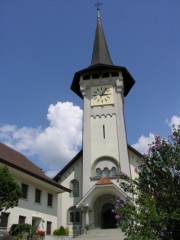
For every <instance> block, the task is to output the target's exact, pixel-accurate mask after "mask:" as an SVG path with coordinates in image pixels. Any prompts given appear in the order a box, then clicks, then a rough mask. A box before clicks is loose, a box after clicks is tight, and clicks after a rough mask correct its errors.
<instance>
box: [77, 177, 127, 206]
mask: <svg viewBox="0 0 180 240" xmlns="http://www.w3.org/2000/svg"><path fill="white" fill-rule="evenodd" d="M105 178H106V177H105ZM100 181H101V179H100ZM100 181H99V182H100ZM103 182H104V183H103V184H100V183H98V182H97V183H96V184H95V185H94V186H93V187H92V188H91V189H90V190H89V192H88V193H87V194H86V195H85V196H84V197H83V198H82V199H81V201H80V202H79V203H78V204H77V205H76V207H77V208H82V209H83V208H88V209H93V206H94V203H95V201H96V199H98V198H99V197H101V196H103V195H107V194H110V195H113V196H120V197H121V198H122V199H123V200H125V198H126V197H127V195H126V194H125V193H124V192H123V191H122V190H121V189H120V188H118V187H117V186H116V185H115V184H114V183H113V182H111V181H110V182H111V183H110V182H108V181H103Z"/></svg>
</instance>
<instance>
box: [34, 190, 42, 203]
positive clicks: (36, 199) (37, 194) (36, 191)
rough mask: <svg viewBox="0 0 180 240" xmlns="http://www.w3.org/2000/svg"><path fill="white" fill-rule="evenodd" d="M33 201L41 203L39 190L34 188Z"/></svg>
mask: <svg viewBox="0 0 180 240" xmlns="http://www.w3.org/2000/svg"><path fill="white" fill-rule="evenodd" d="M35 202H36V203H41V190H39V189H35Z"/></svg>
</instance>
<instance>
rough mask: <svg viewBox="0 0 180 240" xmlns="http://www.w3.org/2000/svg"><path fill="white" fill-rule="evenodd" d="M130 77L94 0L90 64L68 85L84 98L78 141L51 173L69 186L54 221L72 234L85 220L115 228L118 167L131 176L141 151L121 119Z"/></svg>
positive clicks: (118, 193)
mask: <svg viewBox="0 0 180 240" xmlns="http://www.w3.org/2000/svg"><path fill="white" fill-rule="evenodd" d="M134 83H135V81H134V79H133V78H132V76H131V75H130V73H129V72H128V71H127V69H126V68H125V67H122V66H116V65H114V64H113V62H112V60H111V56H110V53H109V50H108V45H107V43H106V38H105V35H104V31H103V27H102V23H101V17H100V8H99V4H97V26H96V31H95V38H94V46H93V52H92V60H91V64H90V66H89V67H87V68H85V69H83V70H80V71H78V72H76V73H75V75H74V78H73V81H72V85H71V89H72V90H73V91H74V92H75V93H76V94H77V95H78V96H79V97H81V98H82V100H83V103H84V107H83V111H84V117H83V146H82V150H81V151H80V152H79V153H78V154H77V155H76V156H75V157H74V158H73V159H72V160H71V161H70V162H69V163H68V164H67V165H66V166H65V167H64V168H63V169H62V170H61V171H60V172H59V173H58V174H57V175H56V176H55V177H54V180H56V181H58V182H59V183H61V184H62V185H63V186H65V187H67V188H70V189H71V190H72V191H71V193H70V194H69V193H63V194H60V196H59V200H58V206H59V210H58V225H59V226H61V225H63V226H67V227H68V228H69V230H70V232H71V234H72V235H74V236H75V235H76V234H77V233H78V232H79V229H84V228H85V226H86V225H87V224H88V225H91V226H93V227H95V228H115V227H116V220H115V218H114V215H113V213H112V208H113V207H114V205H113V204H114V201H115V197H116V196H117V195H118V196H121V198H122V199H125V198H126V196H127V195H126V193H125V192H123V190H122V189H121V188H120V185H119V181H120V172H124V173H126V174H127V175H129V176H131V177H133V178H134V177H136V173H135V171H134V169H135V167H137V166H138V160H139V159H140V157H141V155H140V153H138V152H137V151H136V150H135V149H133V148H132V147H131V146H129V145H128V144H127V139H126V128H125V121H124V98H125V97H126V96H127V95H128V93H129V91H130V90H131V88H132V86H133V84H134ZM72 117H73V116H72Z"/></svg>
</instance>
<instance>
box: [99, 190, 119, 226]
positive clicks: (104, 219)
mask: <svg viewBox="0 0 180 240" xmlns="http://www.w3.org/2000/svg"><path fill="white" fill-rule="evenodd" d="M114 202H115V196H114V195H112V194H104V195H102V196H100V197H99V198H97V199H96V201H95V203H94V226H95V228H116V223H117V222H116V219H115V216H114V214H113V213H112V209H113V208H114Z"/></svg>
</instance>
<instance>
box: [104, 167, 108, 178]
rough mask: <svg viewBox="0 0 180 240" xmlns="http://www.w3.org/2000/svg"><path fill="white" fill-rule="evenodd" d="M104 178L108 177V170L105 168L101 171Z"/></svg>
mask: <svg viewBox="0 0 180 240" xmlns="http://www.w3.org/2000/svg"><path fill="white" fill-rule="evenodd" d="M103 174H104V176H106V177H108V176H109V169H108V168H107V167H105V168H104V170H103Z"/></svg>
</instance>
